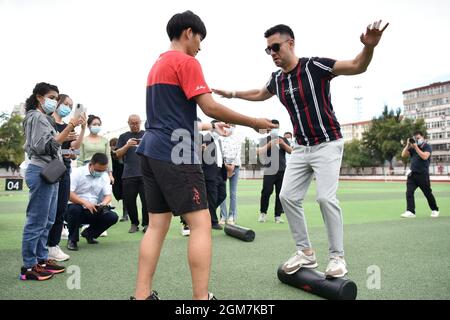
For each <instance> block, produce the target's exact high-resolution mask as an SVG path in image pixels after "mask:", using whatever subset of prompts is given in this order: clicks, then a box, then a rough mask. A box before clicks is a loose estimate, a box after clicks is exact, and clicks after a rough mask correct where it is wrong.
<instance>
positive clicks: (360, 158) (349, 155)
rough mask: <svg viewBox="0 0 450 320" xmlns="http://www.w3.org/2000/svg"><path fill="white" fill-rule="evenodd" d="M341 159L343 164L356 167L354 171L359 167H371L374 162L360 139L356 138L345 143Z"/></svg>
mask: <svg viewBox="0 0 450 320" xmlns="http://www.w3.org/2000/svg"><path fill="white" fill-rule="evenodd" d="M342 161H343V163H344V165H345V166H348V167H350V168H356V173H358V172H359V170H360V169H361V170H364V168H366V167H371V166H373V165H375V163H376V160H375V159H373V157H372V156H371V154H370V152H369V150H368V149H367V148H365V147H364V145H363V143H362V142H361V141H359V140H356V139H355V140H353V141H351V142H347V143H345V146H344V156H343V159H342Z"/></svg>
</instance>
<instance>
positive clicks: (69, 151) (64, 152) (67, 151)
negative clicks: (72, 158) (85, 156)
mask: <svg viewBox="0 0 450 320" xmlns="http://www.w3.org/2000/svg"><path fill="white" fill-rule="evenodd" d="M61 154H62V155H63V156H65V155H73V154H74V155H77V156H78V155H80V149H77V150H72V149H61Z"/></svg>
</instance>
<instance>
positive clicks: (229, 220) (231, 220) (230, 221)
mask: <svg viewBox="0 0 450 320" xmlns="http://www.w3.org/2000/svg"><path fill="white" fill-rule="evenodd" d="M227 223H228V224H231V225H234V224H235V223H234V219H233V218H229V219H228V221H227Z"/></svg>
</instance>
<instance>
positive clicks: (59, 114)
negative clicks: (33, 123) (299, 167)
mask: <svg viewBox="0 0 450 320" xmlns="http://www.w3.org/2000/svg"><path fill="white" fill-rule="evenodd" d="M57 101H58V104H57V106H56V111H55V112H54V113H53V119H54V120H55V127H56V131H58V132H63V131H64V129H65V128H66V127H67V123H65V122H64V121H63V118H65V117H67V116H68V115H69V114H70V113H71V111H72V107H73V101H72V99H71V98H70V97H69V96H68V95H67V94H60V95H59V96H58V98H57ZM85 117H86V116H85V115H82V119H83V120H85ZM85 129H86V124H85V121H84V123H83V124H82V125H81V132H80V134H79V135H78V134H77V133H76V132H75V130H72V131H71V132H70V133H69V135H68V137H67V138H66V140H65V141H64V142H63V144H62V145H61V149H62V153H63V161H64V164H65V165H66V167H67V171H66V173H65V174H64V176H63V177H62V178H61V180H60V182H59V188H58V202H57V208H56V217H55V223H54V224H53V227H52V229H51V230H50V233H49V235H48V242H47V245H48V256H49V259H53V260H56V261H66V260H69V258H70V256H69V255H68V254H66V253H64V252H63V251H62V250H61V248H60V247H59V242H60V241H61V232H62V230H63V224H64V213H65V212H66V210H67V203H68V201H69V195H70V172H71V160H72V159H75V158H76V155H75V153H74V150H77V149H80V145H81V142H82V141H83V137H84V131H85Z"/></svg>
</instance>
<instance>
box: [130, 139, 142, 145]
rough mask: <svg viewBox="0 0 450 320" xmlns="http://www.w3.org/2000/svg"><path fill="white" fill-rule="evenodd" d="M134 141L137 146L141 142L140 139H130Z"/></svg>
mask: <svg viewBox="0 0 450 320" xmlns="http://www.w3.org/2000/svg"><path fill="white" fill-rule="evenodd" d="M132 139H133V140H134V141H136V142H137V144H139V143H141V140H142V139H136V138H132Z"/></svg>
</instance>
